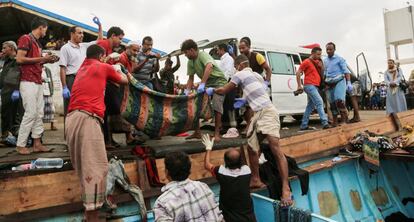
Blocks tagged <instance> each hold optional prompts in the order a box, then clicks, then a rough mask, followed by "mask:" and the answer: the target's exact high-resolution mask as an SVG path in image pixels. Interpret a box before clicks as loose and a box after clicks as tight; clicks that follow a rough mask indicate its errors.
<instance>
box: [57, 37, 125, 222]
mask: <svg viewBox="0 0 414 222" xmlns="http://www.w3.org/2000/svg"><path fill="white" fill-rule="evenodd" d="M104 55H105V49H103V48H102V47H100V46H98V45H91V46H89V47H88V49H87V50H86V59H85V61H84V62H83V64H82V66H81V67H80V69H79V71H78V73H77V75H76V79H75V82H74V84H73V86H72V92H71V94H72V95H71V97H70V103H69V108H68V115H67V116H66V120H65V121H66V123H65V133H66V135H65V136H66V142H67V144H68V148H69V152H70V159H71V161H72V165H73V168H74V169H75V171H76V173H77V174H78V176H79V177H80V181H81V188H82V200H83V205H84V206H85V208H86V212H85V216H86V221H99V216H98V214H99V211H98V209H99V208H101V207H102V205H103V203H104V200H105V190H106V176H107V173H108V159H107V154H106V149H105V141H104V137H103V134H102V128H101V124H102V123H103V118H104V113H105V103H104V94H105V87H106V83H107V81H108V80H110V81H112V82H115V83H118V84H127V83H128V80H130V79H131V78H132V76H131V74H130V73H128V74H127V76H125V75H123V74H120V73H118V72H116V71H115V69H114V68H113V67H112V66H111V65H109V64H105V63H102V62H101V60H102V59H103V56H104Z"/></svg>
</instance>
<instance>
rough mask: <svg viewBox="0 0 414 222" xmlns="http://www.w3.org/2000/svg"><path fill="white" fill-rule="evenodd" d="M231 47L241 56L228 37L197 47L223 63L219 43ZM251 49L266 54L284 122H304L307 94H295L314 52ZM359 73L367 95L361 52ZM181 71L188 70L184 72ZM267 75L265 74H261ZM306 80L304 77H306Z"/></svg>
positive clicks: (369, 85) (274, 99)
mask: <svg viewBox="0 0 414 222" xmlns="http://www.w3.org/2000/svg"><path fill="white" fill-rule="evenodd" d="M222 43H225V44H228V45H231V46H233V48H234V50H235V53H236V55H238V54H240V53H239V51H238V39H237V38H228V39H220V40H215V41H209V40H202V41H198V42H197V45H198V48H199V49H200V50H203V51H206V52H208V53H209V54H210V55H212V56H213V58H214V59H215V60H217V62H220V58H219V57H218V55H217V54H215V48H216V46H218V45H219V44H222ZM251 49H252V50H253V51H255V52H258V53H260V54H262V55H263V56H264V57H265V58H266V61H267V62H268V64H269V66H270V68H271V70H272V79H271V90H270V96H271V99H272V102H273V104H274V105H275V107H276V108H277V110H278V111H279V114H280V117H281V120H283V118H284V117H285V116H292V117H293V118H294V119H296V120H298V121H300V120H301V119H302V116H303V113H304V112H305V108H306V105H307V96H306V93H302V94H300V95H298V96H295V95H294V94H293V91H295V90H296V89H297V83H296V75H295V73H296V71H297V69H298V68H299V66H300V64H301V63H302V61H303V60H305V59H306V58H308V57H309V56H310V54H311V49H308V48H302V47H284V46H277V45H271V44H260V43H254V42H253V44H252V47H251ZM180 55H182V53H181V51H180V50H175V51H173V52H171V53H169V54H168V55H165V56H163V59H165V58H167V57H168V56H171V57H173V56H180ZM185 62H186V60H182V64H184V65H182V66H181V67H184V68H181V69H186V67H187V66H186V65H185V64H186V63H185ZM356 64H357V73H354V72H352V69H350V70H351V72H352V73H351V74H352V75H353V76H354V77H355V78H357V79H358V80H359V81H360V82H361V87H362V92H363V94H367V93H369V92H370V91H371V88H372V80H371V75H370V72H369V69H368V64H367V62H366V59H365V55H364V53H360V54H358V55H357V57H356ZM180 71H181V72H183V71H185V73H186V71H187V70H180ZM261 74H262V75H263V76H264V75H265V73H261ZM302 81H303V75H302Z"/></svg>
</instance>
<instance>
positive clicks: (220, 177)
mask: <svg viewBox="0 0 414 222" xmlns="http://www.w3.org/2000/svg"><path fill="white" fill-rule="evenodd" d="M202 142H203V144H204V146H205V147H206V155H205V158H204V168H205V169H206V170H208V171H210V172H211V174H212V175H213V176H214V177H215V178H216V179H217V181H218V182H219V184H220V203H219V207H220V210H221V211H222V212H223V216H224V220H225V221H226V222H232V221H234V222H255V221H256V217H255V215H254V210H253V201H252V198H251V197H250V178H251V175H252V173H251V170H250V168H249V166H247V165H245V164H243V161H242V158H241V154H240V151H239V150H238V149H235V148H231V149H229V150H227V151H226V152H225V153H224V165H221V166H214V165H213V164H212V163H211V162H210V155H211V150H212V149H213V145H214V138H212V139H210V136H209V135H208V134H206V135H203V138H202Z"/></svg>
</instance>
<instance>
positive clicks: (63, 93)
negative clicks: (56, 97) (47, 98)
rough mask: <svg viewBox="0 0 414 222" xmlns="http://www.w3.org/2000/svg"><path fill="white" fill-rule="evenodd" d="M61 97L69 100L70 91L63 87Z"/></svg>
mask: <svg viewBox="0 0 414 222" xmlns="http://www.w3.org/2000/svg"><path fill="white" fill-rule="evenodd" d="M62 96H63V98H64V99H69V98H70V91H69V89H68V87H67V86H65V87H63V90H62Z"/></svg>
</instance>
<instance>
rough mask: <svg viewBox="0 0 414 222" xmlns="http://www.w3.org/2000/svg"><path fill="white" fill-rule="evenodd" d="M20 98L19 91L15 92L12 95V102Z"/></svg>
mask: <svg viewBox="0 0 414 222" xmlns="http://www.w3.org/2000/svg"><path fill="white" fill-rule="evenodd" d="M19 98H20V92H19V90H14V91H13V93H12V94H11V100H12V101H13V102H15V101H17V100H19Z"/></svg>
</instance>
